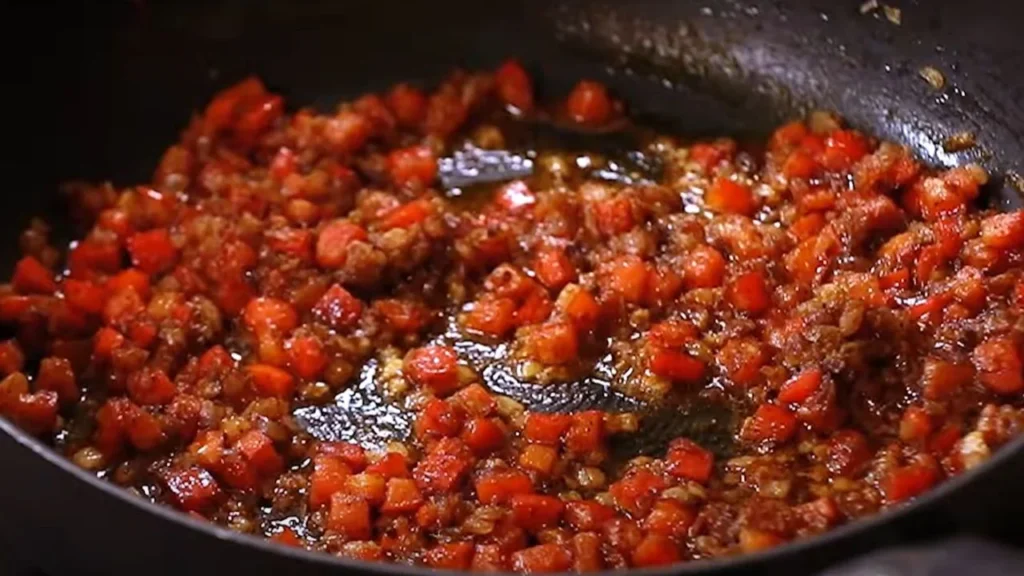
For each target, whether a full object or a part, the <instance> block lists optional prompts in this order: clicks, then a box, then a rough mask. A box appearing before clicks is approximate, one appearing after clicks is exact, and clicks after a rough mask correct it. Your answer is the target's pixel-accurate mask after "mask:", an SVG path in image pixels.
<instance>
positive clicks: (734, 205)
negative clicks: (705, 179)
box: [704, 176, 757, 216]
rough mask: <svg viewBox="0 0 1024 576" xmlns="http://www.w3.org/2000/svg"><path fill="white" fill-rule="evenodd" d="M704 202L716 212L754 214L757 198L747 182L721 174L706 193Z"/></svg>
mask: <svg viewBox="0 0 1024 576" xmlns="http://www.w3.org/2000/svg"><path fill="white" fill-rule="evenodd" d="M704 204H705V205H706V206H707V207H708V208H709V209H711V210H713V211H715V212H721V213H723V214H741V215H743V216H753V215H754V213H755V212H757V198H756V197H755V196H754V193H753V191H751V189H750V187H749V186H747V185H746V184H741V183H739V182H737V181H735V180H732V179H730V178H726V177H724V176H719V177H718V178H715V180H714V182H712V183H711V187H710V188H708V189H707V191H706V192H705V193H704Z"/></svg>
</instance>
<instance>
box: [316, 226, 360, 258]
mask: <svg viewBox="0 0 1024 576" xmlns="http://www.w3.org/2000/svg"><path fill="white" fill-rule="evenodd" d="M368 238H369V237H368V236H367V234H366V230H365V229H364V228H363V227H362V226H359V225H358V224H353V223H352V222H349V221H348V220H347V219H344V218H339V219H337V220H332V221H331V222H330V223H328V224H327V225H326V226H324V227H323V228H321V229H320V235H319V236H318V237H317V240H316V263H317V264H319V265H320V267H321V268H341V267H342V266H343V265H344V264H345V261H346V260H347V259H348V249H349V246H350V245H352V244H353V243H356V242H366V241H367V239H368Z"/></svg>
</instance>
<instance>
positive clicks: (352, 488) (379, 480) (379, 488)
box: [344, 472, 387, 506]
mask: <svg viewBox="0 0 1024 576" xmlns="http://www.w3.org/2000/svg"><path fill="white" fill-rule="evenodd" d="M386 487H387V479H386V478H384V477H383V476H381V475H379V474H370V473H368V472H360V473H359V474H353V475H351V476H349V477H348V478H346V479H345V489H344V490H345V493H346V494H350V495H352V496H356V497H358V498H362V499H363V500H366V501H367V502H369V503H370V506H380V505H381V504H382V503H383V502H384V498H385V491H386Z"/></svg>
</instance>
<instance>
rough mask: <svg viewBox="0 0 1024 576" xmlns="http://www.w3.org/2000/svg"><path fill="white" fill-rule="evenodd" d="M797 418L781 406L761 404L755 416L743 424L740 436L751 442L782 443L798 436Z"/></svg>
mask: <svg viewBox="0 0 1024 576" xmlns="http://www.w3.org/2000/svg"><path fill="white" fill-rule="evenodd" d="M796 427H797V420H796V416H795V415H794V414H793V413H792V412H790V411H789V410H787V409H786V408H783V407H781V406H776V405H774V404H761V405H760V406H758V408H757V410H756V411H755V412H754V415H753V416H751V417H749V418H747V419H746V420H745V421H744V422H743V428H742V429H741V430H740V436H741V437H742V438H743V439H744V440H747V441H750V442H764V441H770V442H777V443H782V442H786V441H788V440H789V439H791V438H792V437H793V436H794V435H795V434H796Z"/></svg>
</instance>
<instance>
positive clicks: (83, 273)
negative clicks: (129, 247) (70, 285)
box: [68, 240, 121, 279]
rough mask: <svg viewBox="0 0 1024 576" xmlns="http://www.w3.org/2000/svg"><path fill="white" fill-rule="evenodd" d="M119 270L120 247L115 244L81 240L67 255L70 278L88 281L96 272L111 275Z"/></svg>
mask: <svg viewBox="0 0 1024 576" xmlns="http://www.w3.org/2000/svg"><path fill="white" fill-rule="evenodd" d="M120 268H121V247H120V246H119V245H118V244H117V243H115V242H102V241H98V240H82V241H81V242H78V243H77V244H75V245H74V247H72V248H71V250H70V252H69V253H68V272H69V273H70V276H71V277H72V278H82V279H90V278H91V277H92V275H93V274H95V273H96V272H101V273H105V274H111V273H114V272H117V271H118V270H119V269H120Z"/></svg>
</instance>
